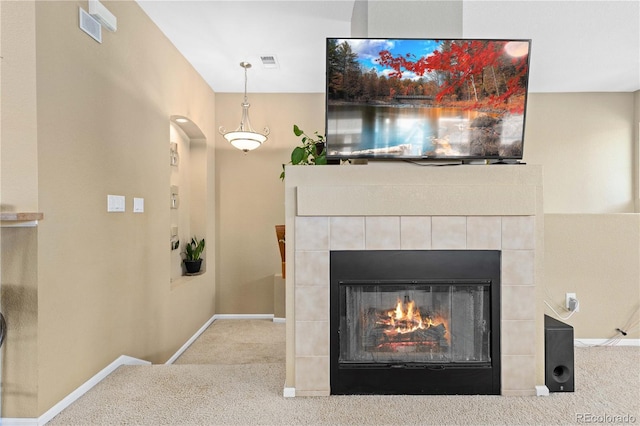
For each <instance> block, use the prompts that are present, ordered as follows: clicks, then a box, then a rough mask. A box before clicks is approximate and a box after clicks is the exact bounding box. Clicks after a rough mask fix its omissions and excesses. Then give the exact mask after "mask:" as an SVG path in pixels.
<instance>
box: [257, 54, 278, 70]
mask: <svg viewBox="0 0 640 426" xmlns="http://www.w3.org/2000/svg"><path fill="white" fill-rule="evenodd" d="M260 60H261V61H262V66H263V67H265V68H278V60H277V59H276V57H275V55H264V56H260Z"/></svg>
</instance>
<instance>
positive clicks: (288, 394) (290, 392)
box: [282, 387, 296, 398]
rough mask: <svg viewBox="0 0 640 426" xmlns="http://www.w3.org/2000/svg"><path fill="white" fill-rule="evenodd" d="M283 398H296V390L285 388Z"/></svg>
mask: <svg viewBox="0 0 640 426" xmlns="http://www.w3.org/2000/svg"><path fill="white" fill-rule="evenodd" d="M282 396H283V397H285V398H295V396H296V388H287V387H285V388H284V390H283V391H282Z"/></svg>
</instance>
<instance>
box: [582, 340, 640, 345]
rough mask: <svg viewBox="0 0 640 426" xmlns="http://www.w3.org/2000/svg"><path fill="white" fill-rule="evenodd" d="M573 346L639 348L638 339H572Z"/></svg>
mask: <svg viewBox="0 0 640 426" xmlns="http://www.w3.org/2000/svg"><path fill="white" fill-rule="evenodd" d="M573 342H574V345H575V346H578V347H582V346H640V339H620V340H612V339H574V340H573Z"/></svg>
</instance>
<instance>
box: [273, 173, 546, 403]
mask: <svg viewBox="0 0 640 426" xmlns="http://www.w3.org/2000/svg"><path fill="white" fill-rule="evenodd" d="M285 210H286V212H285V213H286V222H285V223H286V229H287V247H286V249H287V253H286V258H287V259H288V262H287V271H286V275H287V280H286V287H287V293H286V294H287V296H286V297H287V307H286V309H287V311H286V314H287V351H286V358H287V361H286V363H287V371H286V383H285V395H289V396H290V395H296V396H323V395H329V394H330V386H329V302H328V298H329V251H330V250H382V249H390V250H391V249H394V250H395V249H399V250H402V249H424V250H436V249H463V250H474V249H478V250H480V249H494V250H495V249H497V250H501V252H502V265H503V266H502V270H503V271H502V278H501V281H502V292H501V294H502V302H501V312H502V317H501V327H502V331H501V345H502V355H501V362H502V376H501V381H502V387H501V389H502V390H501V393H502V394H503V395H535V386H536V385H540V384H543V383H544V309H543V303H542V300H543V291H542V288H543V287H542V285H541V282H542V278H543V266H542V265H543V250H541V249H542V248H543V247H544V241H543V231H544V222H543V214H542V211H543V210H542V168H541V167H540V166H530V165H464V166H448V167H447V166H444V167H419V166H416V165H413V164H409V163H398V162H379V163H371V164H369V165H344V166H322V167H302V166H288V167H287V168H286V179H285Z"/></svg>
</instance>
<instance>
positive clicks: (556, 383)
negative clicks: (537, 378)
mask: <svg viewBox="0 0 640 426" xmlns="http://www.w3.org/2000/svg"><path fill="white" fill-rule="evenodd" d="M544 370H545V373H544V381H545V384H546V385H547V388H549V392H573V391H574V369H573V327H571V326H570V325H568V324H565V323H563V322H561V321H558V320H557V319H555V318H551V317H550V316H548V315H545V316H544Z"/></svg>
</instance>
